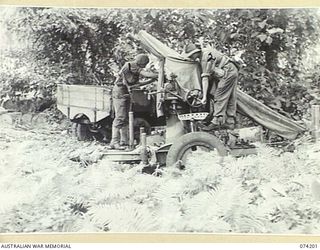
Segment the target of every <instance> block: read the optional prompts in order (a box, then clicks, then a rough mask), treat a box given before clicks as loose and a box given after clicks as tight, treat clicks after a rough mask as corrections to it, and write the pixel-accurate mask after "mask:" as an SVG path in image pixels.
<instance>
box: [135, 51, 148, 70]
mask: <svg viewBox="0 0 320 250" xmlns="http://www.w3.org/2000/svg"><path fill="white" fill-rule="evenodd" d="M135 61H136V63H137V64H138V65H140V66H143V67H145V66H146V65H147V64H148V63H149V57H148V55H146V54H139V55H137V56H136V59H135Z"/></svg>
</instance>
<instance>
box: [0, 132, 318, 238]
mask: <svg viewBox="0 0 320 250" xmlns="http://www.w3.org/2000/svg"><path fill="white" fill-rule="evenodd" d="M300 143H301V139H300ZM258 146H259V154H258V155H256V156H249V157H245V158H232V157H226V158H224V159H223V160H222V159H220V158H219V157H218V156H217V155H216V154H215V153H214V152H212V153H207V152H198V154H197V155H194V156H192V157H190V158H189V162H188V164H187V168H186V170H183V171H181V170H178V169H175V168H165V169H159V170H158V171H157V173H156V174H153V175H149V174H144V173H143V172H142V166H141V165H126V164H122V165H121V164H117V163H112V162H110V161H108V159H107V158H103V159H101V156H102V154H103V150H104V147H103V146H102V145H100V144H98V143H96V142H90V143H88V142H78V141H75V140H73V139H72V138H70V137H66V136H65V135H64V134H60V132H59V130H55V131H51V133H50V130H48V129H44V130H43V131H42V132H41V131H40V130H34V131H32V130H31V131H23V130H14V129H12V128H4V129H3V130H2V131H1V134H0V149H1V151H2V153H1V155H0V190H1V192H0V232H1V233H5V232H10V233H12V232H106V231H107V232H109V231H110V232H215V233H228V232H232V233H290V234H291V233H293V234H295V233H319V230H320V228H319V220H320V210H319V205H320V204H319V202H320V201H319V188H320V186H319V185H320V184H319V183H318V184H317V182H316V181H314V180H315V179H314V178H315V176H318V175H319V174H320V172H319V171H320V170H319V169H320V166H319V160H318V159H319V152H320V151H319V149H320V145H319V143H318V144H316V145H314V144H308V143H307V141H304V143H303V145H300V146H298V147H297V150H296V151H295V152H293V153H290V152H281V151H279V150H275V149H272V148H269V147H266V146H263V145H258ZM17 155H19V157H17ZM200 158H201V159H202V160H201V161H199V159H200Z"/></svg>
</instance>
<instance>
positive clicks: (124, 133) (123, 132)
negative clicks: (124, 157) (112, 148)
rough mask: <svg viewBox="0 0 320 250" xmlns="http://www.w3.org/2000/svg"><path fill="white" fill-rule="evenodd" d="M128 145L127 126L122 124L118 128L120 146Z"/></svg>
mask: <svg viewBox="0 0 320 250" xmlns="http://www.w3.org/2000/svg"><path fill="white" fill-rule="evenodd" d="M128 145H129V126H128V125H127V126H124V127H123V128H121V129H120V146H128Z"/></svg>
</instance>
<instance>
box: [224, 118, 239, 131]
mask: <svg viewBox="0 0 320 250" xmlns="http://www.w3.org/2000/svg"><path fill="white" fill-rule="evenodd" d="M235 126H236V119H235V117H232V116H228V117H227V119H226V124H225V127H226V128H227V129H230V130H234V129H235Z"/></svg>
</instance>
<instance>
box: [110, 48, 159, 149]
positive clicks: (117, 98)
mask: <svg viewBox="0 0 320 250" xmlns="http://www.w3.org/2000/svg"><path fill="white" fill-rule="evenodd" d="M148 63H149V58H148V56H147V55H145V54H139V55H137V57H136V58H135V60H134V61H132V62H127V63H125V64H124V66H123V67H122V69H121V70H120V72H119V74H118V77H117V79H116V81H115V84H114V87H113V90H112V101H113V108H114V112H115V117H114V120H113V123H112V139H111V142H110V145H109V148H110V149H125V146H126V145H128V125H129V111H130V101H131V100H130V87H132V86H133V85H137V84H138V83H139V77H140V76H144V77H147V78H155V79H156V78H157V77H158V74H156V73H152V72H147V71H145V70H144V68H145V66H146V65H147V64H148ZM139 85H140V84H139Z"/></svg>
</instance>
